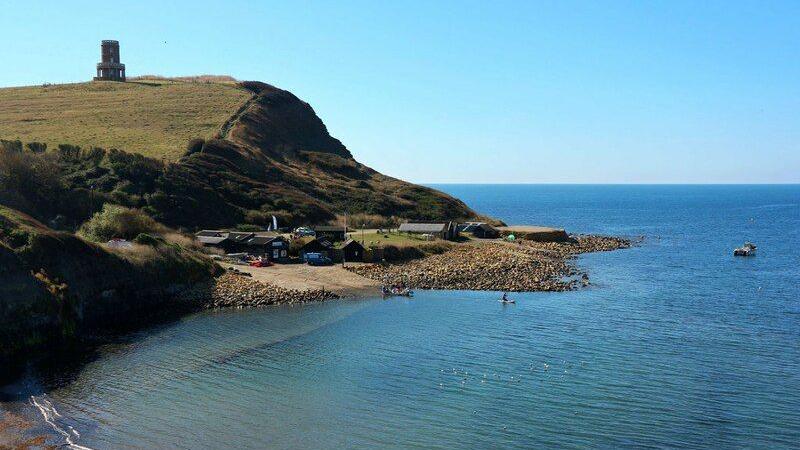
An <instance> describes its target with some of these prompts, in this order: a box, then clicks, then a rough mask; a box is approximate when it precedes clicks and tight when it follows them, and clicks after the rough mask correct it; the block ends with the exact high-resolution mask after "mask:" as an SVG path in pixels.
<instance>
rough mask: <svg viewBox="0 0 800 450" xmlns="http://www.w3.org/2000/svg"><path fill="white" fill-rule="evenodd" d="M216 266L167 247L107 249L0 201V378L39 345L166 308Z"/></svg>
mask: <svg viewBox="0 0 800 450" xmlns="http://www.w3.org/2000/svg"><path fill="white" fill-rule="evenodd" d="M142 252H143V253H144V256H143V254H142ZM217 271H218V268H217V267H216V266H215V265H214V264H213V263H212V262H211V261H210V260H209V259H207V258H205V257H204V256H201V255H198V254H196V253H194V252H190V251H184V250H181V249H176V248H173V247H162V248H150V247H145V248H141V249H139V252H138V253H130V254H123V253H115V252H111V251H109V250H107V249H105V248H104V247H102V246H99V245H96V244H93V243H90V242H87V241H84V240H82V239H80V238H78V237H76V236H75V235H72V234H69V233H62V232H56V231H53V230H50V229H49V228H47V227H45V226H44V225H42V224H41V223H39V222H37V221H36V220H34V219H32V218H30V217H28V216H26V215H25V214H22V213H20V212H18V211H15V210H12V209H9V208H4V207H0V378H2V377H3V376H4V375H8V374H4V373H2V372H3V369H8V368H11V367H14V364H12V362H13V361H14V360H15V359H16V358H19V357H21V356H25V354H26V353H29V352H30V351H31V350H34V349H36V348H39V347H41V346H44V345H50V344H55V343H58V342H62V341H68V340H70V339H72V338H74V337H78V336H80V335H81V334H83V333H85V332H86V331H87V330H97V329H102V328H109V329H114V328H116V327H120V326H123V325H125V324H127V323H131V322H135V321H138V320H140V319H142V318H143V317H147V316H153V315H159V314H165V313H166V312H168V311H169V309H170V307H175V306H177V305H173V304H171V303H170V302H171V298H172V296H171V294H173V293H174V292H176V291H179V290H181V289H182V288H183V287H185V286H187V285H190V284H192V283H195V282H199V281H203V280H206V279H209V278H210V277H212V276H213V275H214V274H215V273H217Z"/></svg>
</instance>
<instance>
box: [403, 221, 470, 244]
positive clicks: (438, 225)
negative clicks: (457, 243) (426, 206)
mask: <svg viewBox="0 0 800 450" xmlns="http://www.w3.org/2000/svg"><path fill="white" fill-rule="evenodd" d="M397 231H399V232H401V233H409V234H430V235H431V236H434V237H437V238H439V239H448V240H452V239H455V237H456V235H457V233H458V232H457V231H456V225H455V224H454V223H453V222H427V223H425V222H420V223H416V222H406V223H404V224H401V225H400V227H399V228H398V229H397Z"/></svg>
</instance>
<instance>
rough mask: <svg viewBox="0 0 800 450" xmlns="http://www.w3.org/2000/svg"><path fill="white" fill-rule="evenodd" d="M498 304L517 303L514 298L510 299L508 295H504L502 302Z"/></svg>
mask: <svg viewBox="0 0 800 450" xmlns="http://www.w3.org/2000/svg"><path fill="white" fill-rule="evenodd" d="M498 302H500V303H503V304H508V303H511V304H514V303H517V301H516V300H514V299H512V298H508V294H503V296H502V297H500V300H498Z"/></svg>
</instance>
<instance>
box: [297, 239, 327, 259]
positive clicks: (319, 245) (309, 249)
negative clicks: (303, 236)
mask: <svg viewBox="0 0 800 450" xmlns="http://www.w3.org/2000/svg"><path fill="white" fill-rule="evenodd" d="M299 253H300V258H301V259H302V260H303V261H305V260H306V254H308V253H320V254H322V255H323V256H327V257H328V258H331V259H333V258H332V257H333V254H332V253H333V244H332V243H331V241H329V240H327V239H320V238H316V239H312V240H310V241H308V242H306V244H305V245H303V246H302V247H300V252H299Z"/></svg>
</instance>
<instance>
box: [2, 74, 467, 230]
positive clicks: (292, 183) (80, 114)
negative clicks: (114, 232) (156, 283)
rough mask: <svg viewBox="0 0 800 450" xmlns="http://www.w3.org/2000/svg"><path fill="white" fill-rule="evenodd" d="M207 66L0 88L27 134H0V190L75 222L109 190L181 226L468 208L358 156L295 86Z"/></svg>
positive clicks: (363, 218) (13, 122)
mask: <svg viewBox="0 0 800 450" xmlns="http://www.w3.org/2000/svg"><path fill="white" fill-rule="evenodd" d="M206 78H207V77H200V78H197V80H196V81H195V82H183V81H176V80H164V79H152V80H150V79H148V80H145V81H138V82H133V83H105V82H101V83H86V84H78V85H64V86H46V87H28V88H13V89H0V102H2V105H3V106H1V107H0V136H2V135H3V134H7V135H9V136H20V137H27V138H26V139H22V140H17V139H12V140H5V141H2V142H0V187H2V188H3V189H1V190H0V203H3V204H6V205H9V206H12V207H14V208H17V209H19V210H22V211H24V212H26V213H28V214H31V215H33V216H34V217H36V218H38V219H39V220H41V221H43V222H45V223H48V224H51V225H52V226H53V227H54V228H58V229H66V230H72V231H74V230H76V229H77V227H78V226H79V225H80V224H81V223H83V222H84V221H86V220H87V219H89V217H91V216H92V215H93V214H94V213H96V212H98V211H99V210H100V209H101V208H102V206H103V205H104V204H107V203H110V204H116V205H120V206H124V207H127V208H135V209H141V210H142V211H143V212H145V213H146V214H148V215H149V216H151V217H152V218H153V219H155V220H156V221H158V222H161V223H163V224H165V225H167V226H170V227H173V228H178V227H183V228H188V229H190V230H196V229H198V228H217V227H228V228H233V227H238V228H240V229H255V228H263V227H265V226H267V225H268V224H270V223H271V222H272V217H273V216H275V217H276V218H277V219H278V222H279V224H280V225H281V226H298V225H310V224H319V223H325V222H329V221H332V220H335V219H336V215H337V214H341V213H342V212H343V211H347V212H348V213H350V214H351V216H350V217H351V218H352V220H351V223H352V224H355V225H356V226H362V225H363V226H372V227H391V226H396V225H397V223H399V221H400V218H412V219H418V220H442V219H466V218H470V217H473V216H474V213H473V212H472V211H471V210H470V209H469V208H468V207H467V206H466V205H465V204H464V203H463V202H461V201H459V200H457V199H454V198H452V197H450V196H448V195H445V194H443V193H441V192H438V191H436V190H433V189H429V188H425V187H422V186H415V185H412V184H410V183H406V182H403V181H400V180H397V179H394V178H390V177H387V176H384V175H382V174H380V173H377V172H375V171H374V170H372V169H370V168H369V167H366V166H364V165H362V164H359V163H358V162H357V161H356V160H355V159H353V158H352V156H351V155H350V152H349V151H348V150H347V148H346V147H345V146H344V145H342V143H341V142H339V141H338V140H337V139H335V138H333V137H332V136H330V134H328V131H327V129H326V128H325V125H324V124H323V123H322V121H321V120H320V119H319V118H318V117H317V116H316V114H315V113H314V111H313V109H312V108H311V107H310V106H309V105H308V104H307V103H304V102H302V101H300V100H299V99H298V98H297V97H295V96H294V95H292V94H291V93H289V92H287V91H283V90H280V89H277V88H275V87H273V86H269V85H266V84H264V83H258V82H242V83H233V82H232V81H230V80H225V79H218V78H214V77H211V78H207V79H206ZM201 80H202V81H201ZM234 98H235V101H234V100H233V99H234ZM187 99H188V100H187ZM229 100H230V101H229ZM6 105H15V107H13V108H12V107H8V106H6ZM23 111H24V113H23ZM98 111H99V112H98ZM62 113H63V114H62ZM26 114H28V115H31V114H33V115H36V117H39V119H36V120H28V119H26V117H27V116H26ZM62 116H63V117H62ZM120 117H124V118H125V119H124V120H123V121H117V118H120ZM40 119H41V120H40ZM120 120H122V119H120ZM4 127H6V128H4ZM198 127H199V128H198ZM201 129H202V130H205V131H202V130H201ZM4 130H8V131H7V132H6V131H4ZM54 130H55V131H54ZM62 131H63V132H64V133H65V134H64V133H62ZM216 132H219V133H220V134H221V135H223V136H218V137H216V138H210V135H212V134H214V133H216ZM131 133H133V134H135V135H136V137H135V139H132V140H128V137H130V136H133V135H132V134H131ZM141 133H144V134H141ZM123 135H125V136H123ZM126 136H127V137H126ZM28 138H29V139H31V140H30V141H28V140H27V139H28ZM56 139H64V140H56ZM68 139H69V140H68ZM73 139H74V140H73ZM112 146H113V147H112ZM120 148H121V149H124V150H118V149H120ZM132 150H133V151H137V152H139V153H132V152H131V151H132ZM146 155H151V156H155V157H148V156H146ZM178 156H180V157H178Z"/></svg>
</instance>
